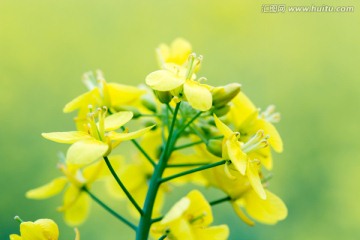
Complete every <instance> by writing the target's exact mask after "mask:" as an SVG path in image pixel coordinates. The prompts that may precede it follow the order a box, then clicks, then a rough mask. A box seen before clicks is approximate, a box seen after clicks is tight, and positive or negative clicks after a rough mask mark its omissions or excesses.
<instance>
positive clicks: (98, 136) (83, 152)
mask: <svg viewBox="0 0 360 240" xmlns="http://www.w3.org/2000/svg"><path fill="white" fill-rule="evenodd" d="M106 113H107V109H106V108H99V109H97V110H96V111H95V112H90V113H89V115H88V119H87V124H86V130H84V131H70V132H52V133H43V134H42V136H43V137H44V138H46V139H49V140H51V141H54V142H58V143H65V144H71V146H70V148H69V149H68V151H67V154H66V162H67V163H70V164H75V165H79V166H83V165H87V164H90V163H92V162H94V161H96V160H98V159H99V158H101V157H103V156H107V155H108V154H109V153H110V152H111V150H112V149H114V148H115V147H116V146H117V145H118V144H119V143H120V142H122V141H126V140H131V139H134V138H137V137H140V136H142V135H144V134H145V133H146V132H148V131H149V130H150V129H151V128H153V126H151V127H147V128H143V129H140V130H138V131H135V132H130V133H127V132H124V133H117V132H115V131H114V130H117V129H119V128H120V127H122V126H123V125H125V124H126V123H127V122H129V121H130V120H131V119H132V117H133V113H132V112H129V111H124V112H117V113H114V114H112V115H110V116H108V117H106ZM96 117H97V118H98V122H96Z"/></svg>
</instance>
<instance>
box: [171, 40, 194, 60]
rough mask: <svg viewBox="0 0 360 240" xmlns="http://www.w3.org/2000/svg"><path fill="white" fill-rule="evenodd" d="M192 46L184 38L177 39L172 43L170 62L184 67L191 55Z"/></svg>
mask: <svg viewBox="0 0 360 240" xmlns="http://www.w3.org/2000/svg"><path fill="white" fill-rule="evenodd" d="M191 49H192V48H191V44H190V43H189V42H188V41H186V40H185V39H183V38H177V39H175V40H174V41H173V42H172V43H171V47H170V54H171V59H168V62H172V63H176V64H178V65H183V64H184V63H185V62H186V61H187V59H188V58H189V55H190V54H191V51H192V50H191Z"/></svg>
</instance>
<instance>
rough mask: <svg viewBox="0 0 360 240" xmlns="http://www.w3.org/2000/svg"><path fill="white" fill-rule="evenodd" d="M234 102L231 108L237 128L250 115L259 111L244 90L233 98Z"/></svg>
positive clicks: (231, 114)
mask: <svg viewBox="0 0 360 240" xmlns="http://www.w3.org/2000/svg"><path fill="white" fill-rule="evenodd" d="M232 103H233V106H232V108H231V110H230V116H231V119H232V122H233V123H234V125H235V127H236V129H239V128H240V126H241V125H242V124H243V123H244V121H245V120H246V119H247V118H248V117H249V116H250V115H252V114H253V113H254V112H257V109H256V107H255V105H254V104H253V103H252V102H251V101H250V99H249V98H248V97H247V96H246V95H245V94H244V93H243V92H240V93H239V94H238V95H237V96H236V97H235V98H233V100H232Z"/></svg>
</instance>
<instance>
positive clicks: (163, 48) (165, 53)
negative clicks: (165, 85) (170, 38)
mask: <svg viewBox="0 0 360 240" xmlns="http://www.w3.org/2000/svg"><path fill="white" fill-rule="evenodd" d="M156 57H157V60H158V64H159V66H160V67H163V65H164V63H165V62H169V59H170V48H169V46H168V45H166V44H160V46H159V47H158V48H157V49H156Z"/></svg>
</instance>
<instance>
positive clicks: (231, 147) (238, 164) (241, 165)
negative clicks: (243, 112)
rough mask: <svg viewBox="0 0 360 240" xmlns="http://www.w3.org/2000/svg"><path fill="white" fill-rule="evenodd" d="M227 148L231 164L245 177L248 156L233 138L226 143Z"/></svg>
mask: <svg viewBox="0 0 360 240" xmlns="http://www.w3.org/2000/svg"><path fill="white" fill-rule="evenodd" d="M226 146H227V152H228V155H229V157H230V160H231V163H232V164H234V166H235V168H236V169H237V170H238V171H239V172H240V173H241V174H242V175H245V172H246V166H247V162H248V156H247V155H246V154H245V153H244V152H243V151H242V150H241V146H240V142H238V141H237V140H236V138H233V139H230V140H228V141H226Z"/></svg>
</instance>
